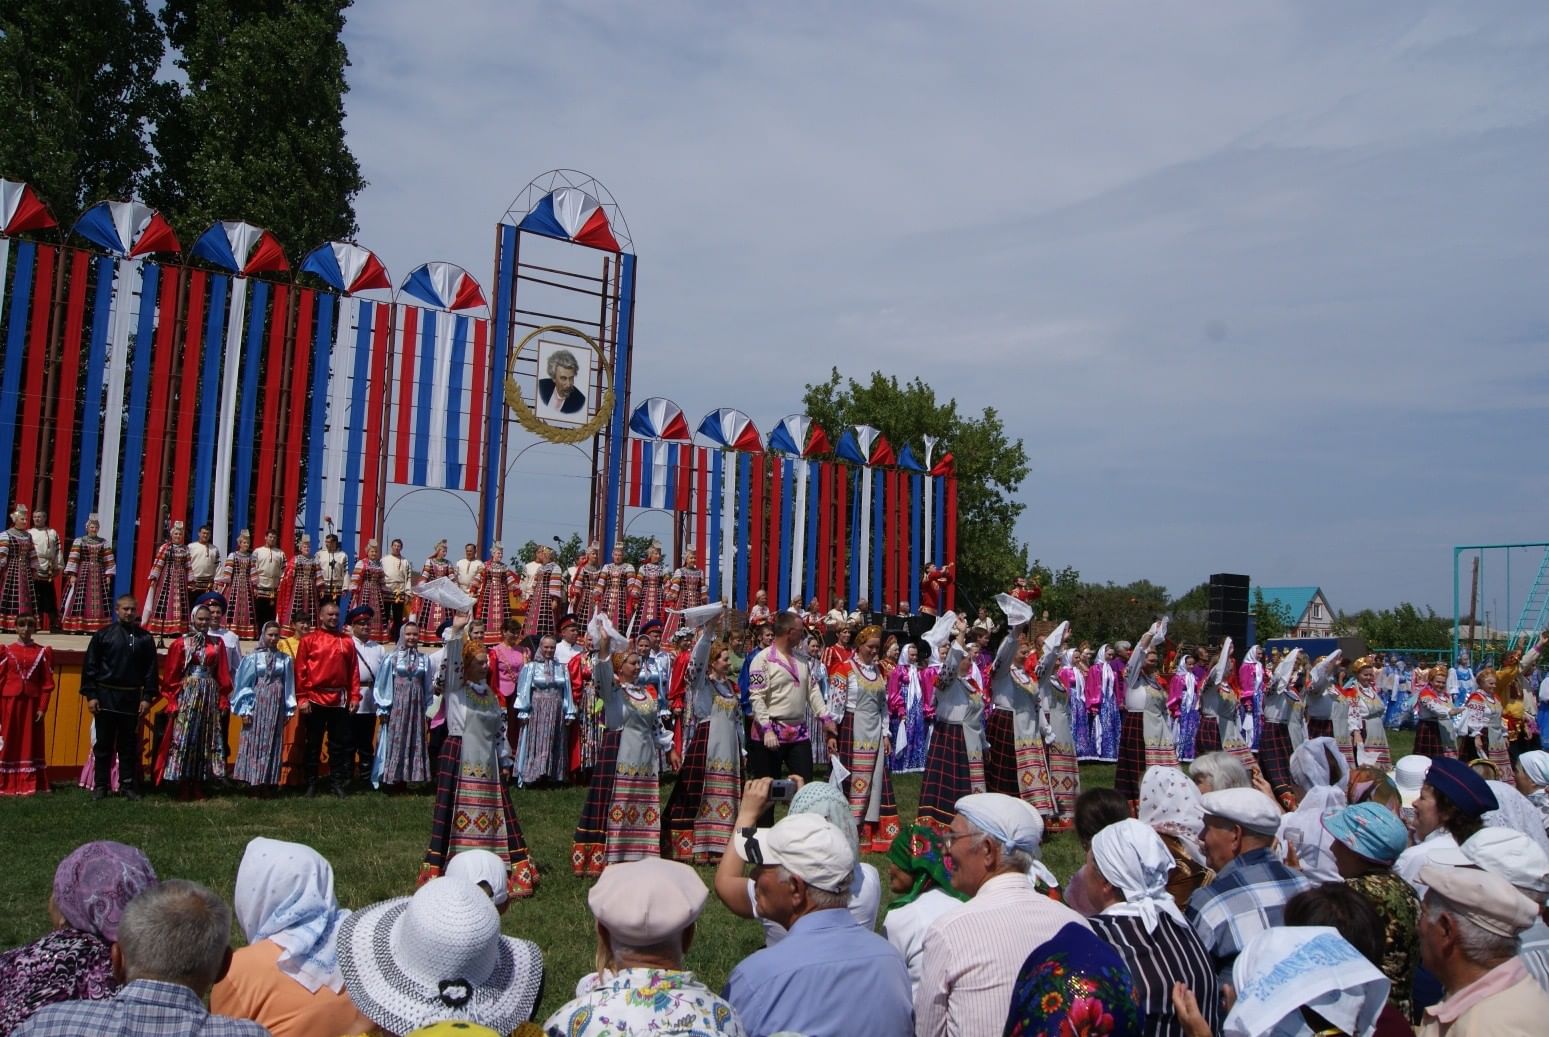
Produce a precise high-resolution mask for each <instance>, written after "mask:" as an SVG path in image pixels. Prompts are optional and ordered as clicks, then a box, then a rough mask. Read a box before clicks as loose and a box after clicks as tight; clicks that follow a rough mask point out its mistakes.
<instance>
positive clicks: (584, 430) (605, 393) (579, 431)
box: [506, 324, 613, 443]
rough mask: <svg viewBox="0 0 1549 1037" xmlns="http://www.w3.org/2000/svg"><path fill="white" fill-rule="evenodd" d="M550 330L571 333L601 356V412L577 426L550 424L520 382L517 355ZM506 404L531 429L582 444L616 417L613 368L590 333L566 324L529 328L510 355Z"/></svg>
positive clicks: (556, 439) (556, 440) (550, 438)
mask: <svg viewBox="0 0 1549 1037" xmlns="http://www.w3.org/2000/svg"><path fill="white" fill-rule="evenodd" d="M546 332H553V333H556V334H561V335H570V336H573V337H575V338H578V339H580V340H581V341H582V342H585V343H586V344H587V346H588V347H589V348H590V349H591V351H592V352H593V353H594V354H596V356H597V366H598V367H599V368H600V369H601V370H602V373H603V389H602V398H601V399H600V400H598V401H597V412H596V413H595V414H594V415H592V420H591V421H588V422H587V423H586V424H584V425H578V426H576V427H575V428H562V427H560V426H558V425H550V424H549V423H548V422H546V421H544V420H543V419H542V418H540V417H538V415H537V413H536V412H534V411H533V409H532V408H531V407H529V406H528V405H527V398H526V397H524V396H523V395H522V388H521V386H520V385H518V384H517V382H516V375H515V374H514V372H513V369H514V368H515V367H516V358H517V357H519V356H521V355H522V353H523V352H524V351H526V349H527V347H528V346H529V345H531V344H532V341H533V339H535V338H537V337H538V336H539V335H542V334H544V333H546ZM506 405H507V406H508V407H510V408H511V409H512V410H514V411H515V412H516V420H517V423H518V424H519V425H521V426H522V427H523V428H524V429H526V430H527V431H528V432H531V433H532V434H533V435H535V436H538V437H540V438H542V439H546V440H548V441H549V442H550V443H579V442H581V441H582V440H583V439H590V438H591V437H592V436H595V435H596V434H597V433H598V432H600V431H602V427H603V426H604V425H606V424H607V423H608V420H609V419H610V418H611V417H612V416H613V370H612V368H610V367H609V366H608V357H607V354H605V353H604V352H603V351H602V347H601V346H599V345H598V344H597V341H596V340H595V339H593V338H592V337H591V336H590V335H588V334H587V333H586V332H584V331H581V330H579V329H577V328H572V327H569V326H567V325H564V324H546V325H544V326H543V327H541V328H534V329H533V330H532V331H529V332H528V333H527V335H526V336H525V337H524V338H523V339H522V341H521V342H520V343H519V344H518V345H517V347H516V348H515V349H513V350H512V351H511V355H510V356H509V357H507V358H506Z"/></svg>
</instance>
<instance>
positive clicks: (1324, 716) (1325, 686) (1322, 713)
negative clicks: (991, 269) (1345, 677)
mask: <svg viewBox="0 0 1549 1037" xmlns="http://www.w3.org/2000/svg"><path fill="white" fill-rule="evenodd" d="M1343 655H1344V653H1343V652H1341V651H1340V650H1339V649H1337V648H1336V649H1334V651H1332V652H1330V653H1329V654H1328V655H1326V656H1324V657H1323V658H1322V659H1319V660H1318V662H1317V663H1315V664H1313V674H1314V675H1315V676H1316V677H1317V678H1318V679H1317V680H1315V681H1309V682H1308V687H1307V694H1306V695H1304V696H1302V702H1303V712H1304V713H1305V715H1306V717H1307V739H1308V740H1309V741H1310V740H1312V739H1314V738H1333V737H1334V710H1335V709H1336V708H1338V705H1339V686H1338V684H1337V683H1336V681H1335V679H1334V671H1335V668H1336V667H1338V666H1339V661H1340V659H1341V657H1342V656H1343ZM1325 662H1326V663H1328V665H1327V666H1326V667H1324V668H1323V669H1319V668H1318V667H1319V665H1320V664H1322V663H1325Z"/></svg>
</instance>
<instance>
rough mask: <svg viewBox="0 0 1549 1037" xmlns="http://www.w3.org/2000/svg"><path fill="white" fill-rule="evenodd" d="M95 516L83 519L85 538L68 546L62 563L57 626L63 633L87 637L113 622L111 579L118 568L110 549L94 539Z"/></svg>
mask: <svg viewBox="0 0 1549 1037" xmlns="http://www.w3.org/2000/svg"><path fill="white" fill-rule="evenodd" d="M101 528H102V527H101V523H99V522H98V521H97V516H95V515H92V516H89V517H88V518H87V519H86V535H85V536H83V537H76V538H75V540H73V541H72V542H71V544H70V558H69V560H68V561H67V562H65V607H64V614H63V616H62V617H61V620H60V622H61V625H62V626H63V627H64V628H65V631H66V632H67V633H71V634H90V633H94V632H96V631H97V630H99V629H101V628H102V627H104V626H106V625H107V624H108V623H110V622H112V620H113V577H114V575H116V574H117V572H118V564H117V562H116V561H115V560H114V558H113V545H112V544H110V543H108V542H107V541H106V540H104V539H103V538H102V537H101V536H99V535H98V533H99V531H100V530H101Z"/></svg>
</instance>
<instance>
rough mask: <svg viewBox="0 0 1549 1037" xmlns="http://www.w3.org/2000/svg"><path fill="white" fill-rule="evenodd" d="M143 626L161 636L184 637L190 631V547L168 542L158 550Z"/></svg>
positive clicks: (146, 601) (146, 598)
mask: <svg viewBox="0 0 1549 1037" xmlns="http://www.w3.org/2000/svg"><path fill="white" fill-rule="evenodd" d="M140 625H141V626H143V627H145V629H146V630H149V631H150V632H151V633H153V634H158V635H166V634H181V633H182V632H183V631H185V630H187V629H188V545H187V544H174V543H173V542H172V541H170V540H168V541H167V542H165V543H164V544H162V545H161V547H160V548H158V549H157V551H156V560H155V561H154V562H152V563H151V575H150V579H149V581H148V582H147V584H146V591H145V610H144V613H143V614H142V615H141V617H140Z"/></svg>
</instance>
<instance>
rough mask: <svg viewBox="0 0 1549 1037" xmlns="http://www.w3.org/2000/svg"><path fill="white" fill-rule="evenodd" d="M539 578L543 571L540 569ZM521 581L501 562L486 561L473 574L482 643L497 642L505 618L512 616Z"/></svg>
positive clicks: (476, 613)
mask: <svg viewBox="0 0 1549 1037" xmlns="http://www.w3.org/2000/svg"><path fill="white" fill-rule="evenodd" d="M539 579H540V580H541V579H542V572H541V571H540V572H539ZM521 589H522V583H521V581H520V580H518V579H517V578H516V573H515V572H513V571H512V570H511V568H510V567H509V566H507V565H506V564H505V563H504V562H495V561H489V562H485V563H484V568H482V569H480V570H479V575H477V576H475V577H474V578H473V587H472V590H471V591H470V593H472V595H473V615H474V617H475V618H477V619H479V620H481V621H482V622H483V623H484V643H485V644H487V645H496V644H499V643H500V638H501V634H502V631H503V630H504V629H505V625H506V620H508V619H510V618H511V602H512V600H514V599H515V598H516V596H517V595H518V594H519V593H521Z"/></svg>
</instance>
